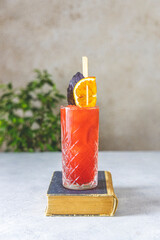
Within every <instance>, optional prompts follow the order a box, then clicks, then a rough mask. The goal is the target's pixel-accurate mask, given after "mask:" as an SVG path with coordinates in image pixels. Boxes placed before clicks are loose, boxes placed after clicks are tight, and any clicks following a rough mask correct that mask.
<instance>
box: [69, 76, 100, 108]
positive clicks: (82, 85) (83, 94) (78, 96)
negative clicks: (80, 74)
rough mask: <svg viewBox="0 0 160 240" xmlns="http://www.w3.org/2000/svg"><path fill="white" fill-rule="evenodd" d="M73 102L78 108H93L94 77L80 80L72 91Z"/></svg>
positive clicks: (95, 98)
mask: <svg viewBox="0 0 160 240" xmlns="http://www.w3.org/2000/svg"><path fill="white" fill-rule="evenodd" d="M73 95H74V100H75V103H76V105H77V106H79V107H95V106H96V100H97V87H96V78H95V77H86V78H82V79H81V80H80V81H79V82H78V83H77V84H76V85H75V87H74V89H73Z"/></svg>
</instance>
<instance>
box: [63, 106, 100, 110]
mask: <svg viewBox="0 0 160 240" xmlns="http://www.w3.org/2000/svg"><path fill="white" fill-rule="evenodd" d="M60 108H61V109H70V110H84V109H85V110H91V109H99V106H95V107H79V106H76V105H68V106H62V105H61V106H60Z"/></svg>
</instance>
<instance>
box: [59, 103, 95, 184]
mask: <svg viewBox="0 0 160 240" xmlns="http://www.w3.org/2000/svg"><path fill="white" fill-rule="evenodd" d="M98 137H99V107H82V108H81V107H78V106H74V105H72V106H71V105H69V106H67V107H61V141H62V146H61V148H62V174H63V186H64V187H66V188H70V189H89V188H94V187H96V186H97V177H98V176H97V174H98Z"/></svg>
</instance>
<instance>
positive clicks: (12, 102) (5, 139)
mask: <svg viewBox="0 0 160 240" xmlns="http://www.w3.org/2000/svg"><path fill="white" fill-rule="evenodd" d="M35 72H36V78H35V80H33V81H31V82H29V83H28V84H27V86H26V87H25V88H23V89H17V90H16V89H14V88H13V87H12V84H11V83H9V84H8V85H1V86H0V87H1V94H0V146H2V145H4V146H5V147H6V149H5V150H6V151H15V152H22V151H24V152H33V151H57V150H60V112H59V110H58V109H57V107H58V106H59V104H60V101H61V100H62V99H64V98H65V96H64V95H62V94H60V93H59V91H58V90H57V88H56V85H55V83H54V82H53V80H52V76H51V75H50V74H49V73H48V72H47V71H45V70H44V71H39V70H35ZM57 110H58V113H57Z"/></svg>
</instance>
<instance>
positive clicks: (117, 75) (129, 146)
mask: <svg viewBox="0 0 160 240" xmlns="http://www.w3.org/2000/svg"><path fill="white" fill-rule="evenodd" d="M82 55H87V56H88V57H89V73H90V74H91V75H95V76H96V77H97V85H98V104H99V106H100V149H103V150H160V1H159V0H134V1H133V0H128V1H124V0H43V1H42V0H23V1H22V0H21V1H20V0H0V82H5V83H7V82H12V83H14V84H15V86H23V85H24V84H25V83H26V82H28V81H29V80H31V79H32V77H33V73H32V70H33V69H34V68H39V69H44V68H45V69H47V70H48V71H49V72H50V73H52V74H53V76H54V79H55V82H56V84H57V87H58V88H59V89H60V90H61V91H62V92H63V93H64V94H66V88H67V85H68V82H69V80H70V79H71V77H72V75H73V74H74V73H76V72H77V71H81V56H82Z"/></svg>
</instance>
